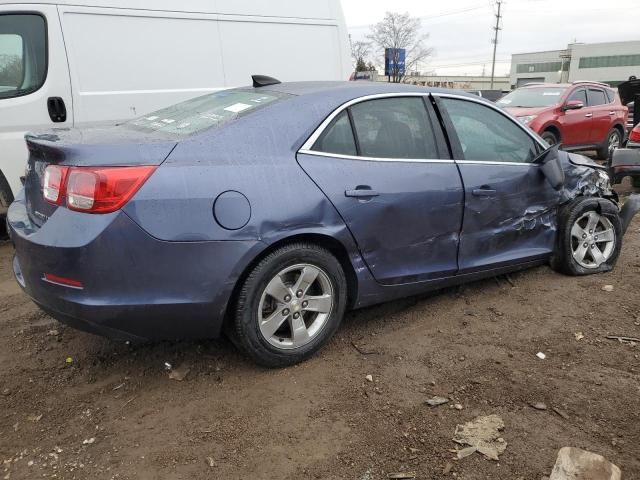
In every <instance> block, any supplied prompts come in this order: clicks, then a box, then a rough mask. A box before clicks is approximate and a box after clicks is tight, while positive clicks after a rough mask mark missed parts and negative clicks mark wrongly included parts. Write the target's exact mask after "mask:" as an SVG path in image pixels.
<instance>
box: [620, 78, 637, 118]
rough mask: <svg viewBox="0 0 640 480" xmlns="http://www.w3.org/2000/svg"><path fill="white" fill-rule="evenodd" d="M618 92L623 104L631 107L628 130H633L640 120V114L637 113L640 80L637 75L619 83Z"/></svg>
mask: <svg viewBox="0 0 640 480" xmlns="http://www.w3.org/2000/svg"><path fill="white" fill-rule="evenodd" d="M618 93H619V94H620V99H621V101H622V103H623V105H626V106H627V108H628V109H629V117H628V119H627V130H628V131H631V130H632V129H633V127H635V126H636V125H637V124H638V122H640V114H638V115H636V103H637V102H636V98H637V97H640V80H638V79H637V78H636V77H630V78H629V80H628V81H626V82H623V83H621V84H620V85H618ZM638 108H639V109H640V104H638ZM639 112H640V110H639Z"/></svg>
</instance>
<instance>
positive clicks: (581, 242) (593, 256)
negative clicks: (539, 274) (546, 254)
mask: <svg viewBox="0 0 640 480" xmlns="http://www.w3.org/2000/svg"><path fill="white" fill-rule="evenodd" d="M621 247H622V224H621V222H620V216H619V212H618V207H617V206H616V205H615V204H614V203H613V202H610V201H608V200H602V199H598V198H593V197H589V198H585V197H581V198H577V199H575V200H574V201H572V202H571V203H569V204H568V205H565V206H564V207H562V209H561V210H560V212H559V214H558V243H557V246H556V252H555V253H554V258H553V259H552V262H551V265H552V267H553V268H555V269H556V270H558V271H560V272H562V273H565V274H567V275H574V276H578V275H591V274H594V273H602V272H609V271H611V270H612V269H613V267H614V266H615V264H616V261H617V260H618V256H619V255H620V249H621Z"/></svg>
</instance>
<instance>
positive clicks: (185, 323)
mask: <svg viewBox="0 0 640 480" xmlns="http://www.w3.org/2000/svg"><path fill="white" fill-rule="evenodd" d="M7 224H8V231H9V234H10V237H11V240H12V242H13V244H14V246H15V249H16V258H15V260H14V273H15V275H16V280H17V281H18V283H19V284H20V285H21V286H22V287H23V289H24V290H25V292H26V293H27V294H28V295H29V296H30V297H31V298H32V299H33V300H34V302H35V303H36V304H38V305H39V306H40V307H41V308H42V309H43V310H45V311H46V312H47V313H49V314H50V315H51V316H53V317H54V318H56V319H58V320H59V321H61V322H63V323H67V324H69V325H71V326H72V327H75V328H78V329H81V330H85V331H89V332H92V333H97V334H100V335H103V336H107V337H110V338H113V339H117V340H156V339H174V338H213V337H216V336H218V335H219V333H220V330H221V326H222V322H223V320H224V314H225V312H226V309H227V305H228V302H229V299H230V298H231V295H232V292H233V289H234V287H235V284H236V281H237V279H238V278H239V277H240V275H241V274H242V272H243V271H244V269H245V268H246V267H247V265H248V264H249V262H250V259H252V258H254V255H256V254H257V252H259V251H260V250H261V249H262V248H263V246H264V245H263V244H262V243H261V242H257V241H221V242H216V241H207V242H167V241H161V240H157V239H155V238H153V237H151V236H150V235H149V234H147V233H146V232H145V231H144V230H143V229H142V228H140V227H139V226H138V225H137V224H136V223H135V222H134V221H133V220H132V219H131V218H130V217H128V216H127V215H126V214H125V213H123V212H116V213H114V214H109V215H88V214H82V213H77V212H71V211H69V210H67V209H64V208H59V209H58V210H56V212H54V214H53V215H52V216H51V218H50V219H49V220H48V221H47V222H46V223H45V224H44V225H43V226H42V227H40V228H38V227H35V226H34V225H33V224H32V223H31V222H30V221H29V218H28V216H27V214H26V207H25V204H24V201H23V200H21V199H19V200H18V201H16V202H14V203H13V204H12V205H11V207H10V208H9V212H8V214H7ZM45 274H49V275H55V276H56V278H58V277H60V278H64V279H71V280H73V281H74V282H78V283H79V284H80V285H79V286H78V285H76V286H70V285H64V284H60V283H57V282H53V283H52V282H51V281H48V280H47V279H46V278H44V277H45Z"/></svg>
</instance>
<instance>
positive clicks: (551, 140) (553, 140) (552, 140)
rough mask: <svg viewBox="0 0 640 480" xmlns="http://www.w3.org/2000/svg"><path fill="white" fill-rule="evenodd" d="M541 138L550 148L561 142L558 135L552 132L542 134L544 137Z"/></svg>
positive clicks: (547, 131)
mask: <svg viewBox="0 0 640 480" xmlns="http://www.w3.org/2000/svg"><path fill="white" fill-rule="evenodd" d="M540 136H541V137H542V139H543V140H544V141H545V142H547V143H548V144H549V145H550V146H553V145H557V144H558V143H559V142H560V139H559V138H558V137H557V135H556V134H555V133H553V132H552V131H550V130H546V131H544V132H542V135H540Z"/></svg>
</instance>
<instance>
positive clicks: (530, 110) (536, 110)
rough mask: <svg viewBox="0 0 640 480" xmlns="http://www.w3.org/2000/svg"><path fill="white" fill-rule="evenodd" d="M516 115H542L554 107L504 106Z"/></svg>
mask: <svg viewBox="0 0 640 480" xmlns="http://www.w3.org/2000/svg"><path fill="white" fill-rule="evenodd" d="M502 108H504V109H505V110H506V111H507V112H509V113H510V114H511V115H513V116H514V117H526V116H529V115H540V114H541V113H542V112H546V111H548V110H550V109H552V108H554V107H502Z"/></svg>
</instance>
